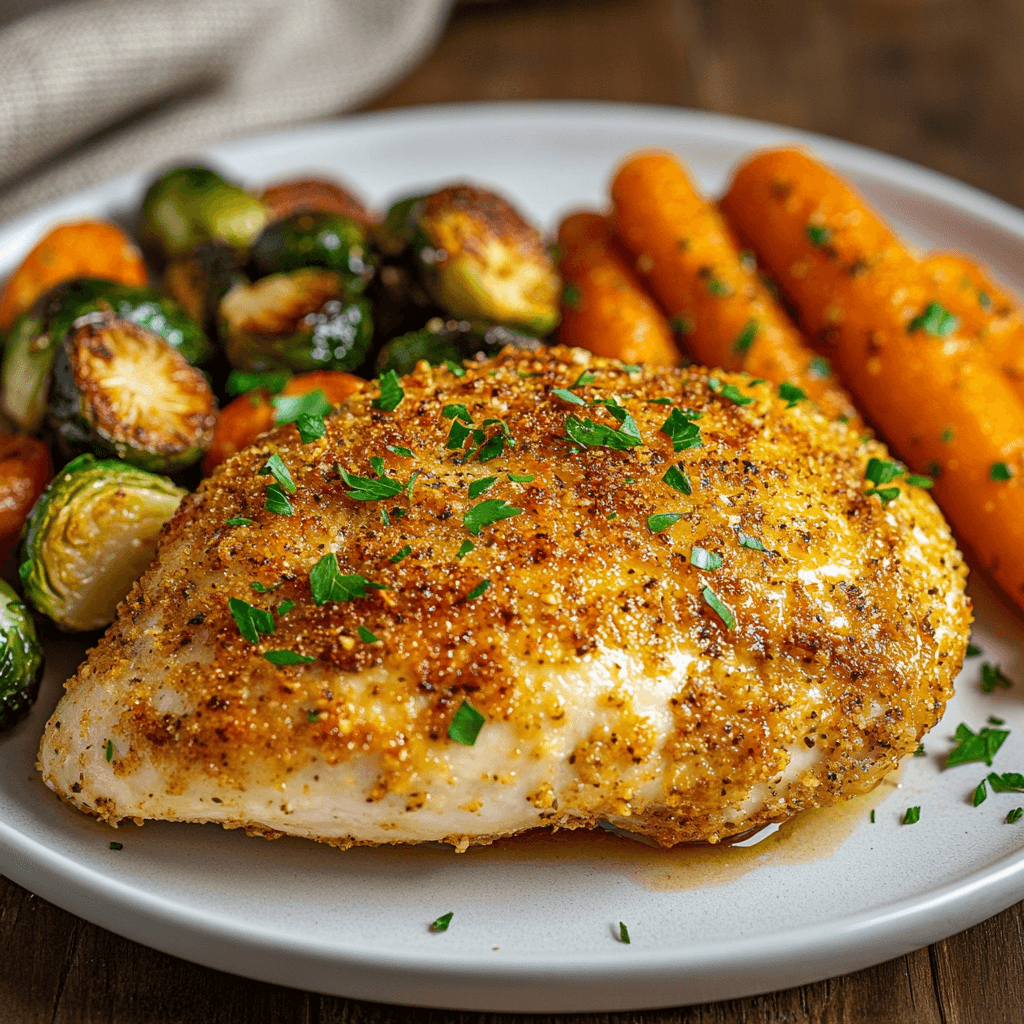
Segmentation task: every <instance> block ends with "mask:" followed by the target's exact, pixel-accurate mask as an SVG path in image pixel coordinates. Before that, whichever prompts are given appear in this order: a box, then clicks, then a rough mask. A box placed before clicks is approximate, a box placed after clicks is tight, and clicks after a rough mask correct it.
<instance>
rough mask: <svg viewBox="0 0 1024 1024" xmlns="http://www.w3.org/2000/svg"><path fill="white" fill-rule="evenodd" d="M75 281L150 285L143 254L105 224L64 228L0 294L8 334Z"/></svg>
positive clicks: (1, 325)
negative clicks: (43, 300) (50, 292)
mask: <svg viewBox="0 0 1024 1024" xmlns="http://www.w3.org/2000/svg"><path fill="white" fill-rule="evenodd" d="M74 277H98V278H102V279H103V280H105V281H116V282H118V283H120V284H145V283H146V281H147V280H148V278H149V275H148V272H147V271H146V264H145V263H144V262H143V259H142V253H140V252H139V250H138V249H137V248H136V246H135V244H134V243H133V242H132V241H131V239H130V238H129V237H128V236H127V235H126V234H125V233H124V232H123V231H122V230H121V229H120V228H119V227H118V226H117V225H116V224H111V223H110V222H109V221H104V220H83V221H77V222H75V223H73V224H59V225H58V226H57V227H55V228H53V229H52V230H51V231H49V232H47V233H46V234H45V235H43V237H42V238H41V239H40V240H39V241H38V242H37V243H36V245H35V247H34V248H33V249H32V251H31V252H30V253H29V254H28V255H27V256H26V257H25V259H24V260H22V262H21V265H20V266H19V267H18V269H17V270H15V271H14V273H13V274H11V276H10V277H9V278H8V279H7V283H6V284H5V285H4V287H3V291H2V292H0V330H7V329H8V328H9V327H10V326H11V324H13V323H14V321H15V320H16V319H17V318H18V317H19V316H20V315H21V314H22V313H24V312H25V311H26V310H27V309H28V308H29V307H30V306H31V305H32V303H33V302H35V301H36V299H37V298H39V296H40V295H42V294H43V292H45V291H46V290H47V289H49V288H52V287H53V286H54V285H55V284H60V283H61V282H62V281H70V280H71V279H72V278H74Z"/></svg>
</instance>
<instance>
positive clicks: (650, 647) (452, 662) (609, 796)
mask: <svg viewBox="0 0 1024 1024" xmlns="http://www.w3.org/2000/svg"><path fill="white" fill-rule="evenodd" d="M305 426H306V427H308V429H302V430H300V428H299V427H297V426H296V425H295V424H290V425H287V426H285V427H282V428H280V429H278V430H276V431H274V432H273V433H270V434H267V435H264V436H263V437H262V438H261V439H260V440H259V441H258V442H257V443H256V444H255V445H253V446H252V447H250V448H248V449H246V450H244V451H242V452H240V453H239V454H237V455H235V456H234V457H232V458H231V459H230V460H229V461H227V462H226V463H225V464H223V465H222V466H221V467H220V468H219V469H218V470H217V471H216V472H215V473H214V475H213V476H212V477H210V478H209V479H207V480H206V481H204V482H203V484H202V485H201V486H200V487H199V489H198V491H197V492H196V493H195V494H193V495H191V496H189V497H187V498H186V499H185V500H184V501H183V502H182V505H181V507H180V508H179V510H178V512H177V514H176V515H175V517H174V519H173V520H172V521H171V522H170V523H169V524H168V526H167V527H166V528H165V530H164V533H163V535H162V537H161V541H160V546H159V549H158V553H157V558H156V561H155V562H154V563H153V565H152V567H151V568H150V569H149V570H148V572H147V573H146V574H145V576H143V578H142V579H141V580H140V581H139V583H138V584H136V586H135V587H134V589H133V590H132V591H131V593H130V594H129V595H128V597H127V598H126V599H125V601H124V602H123V603H122V605H121V606H120V608H119V613H118V618H117V620H116V621H115V622H114V624H113V625H112V626H111V627H110V629H109V630H108V631H107V633H106V635H105V636H104V637H103V639H102V640H101V641H100V643H99V644H98V645H97V647H96V648H94V649H93V650H92V651H91V652H90V654H89V657H88V660H87V661H86V662H85V664H84V665H83V666H82V667H81V668H80V670H79V672H78V673H77V675H76V676H75V677H73V678H72V679H71V680H69V681H68V683H67V684H66V686H67V692H66V694H65V696H64V697H63V699H62V701H61V703H60V705H59V706H58V708H57V710H56V711H55V712H54V715H53V717H52V718H51V720H50V722H49V723H48V725H47V728H46V732H45V735H44V737H43V740H42V743H41V747H40V767H41V770H42V772H43V776H44V778H45V780H46V783H47V785H49V786H50V787H51V788H52V789H54V790H55V791H56V792H57V793H59V794H60V795H61V796H62V797H64V798H65V799H67V800H69V801H70V802H72V803H73V804H75V805H76V806H77V807H78V808H80V809H81V810H83V811H85V812H86V813H88V814H92V815H95V816H97V817H99V818H102V819H103V820H105V821H108V822H110V823H111V824H116V823H117V822H118V820H119V819H122V818H131V819H134V820H136V821H138V822H141V821H142V820H143V819H146V818H162V819H170V820H178V821H196V822H205V821H215V822H219V823H221V824H222V825H225V826H226V827H232V828H234V827H242V828H245V829H247V830H248V831H250V832H254V833H259V834H263V835H266V836H277V835H281V834H289V835H298V836H305V837H308V838H311V839H317V840H321V841H325V842H328V843H332V844H335V845H338V846H343V847H347V846H350V845H353V844H379V843H409V842H421V841H426V840H442V841H445V842H449V843H452V844H453V845H455V846H456V848H458V849H465V848H466V847H467V846H468V845H470V844H472V843H487V842H491V841H493V840H494V839H496V838H498V837H501V836H507V835H512V834H515V833H517V832H521V831H523V830H526V829H530V828H534V827H536V826H539V825H547V826H556V827H559V828H578V827H589V826H593V825H595V824H596V823H597V822H599V821H609V822H611V823H613V824H615V825H617V826H619V827H621V828H624V829H627V830H629V831H632V832H635V833H638V834H643V835H645V836H649V837H652V838H653V839H655V840H656V841H657V842H659V843H662V844H664V845H666V846H671V845H673V844H675V843H680V842H692V841H708V842H718V841H719V840H722V839H726V838H728V837H731V836H735V835H738V834H740V833H742V832H746V831H748V830H750V829H752V828H757V827H759V826H762V825H765V824H767V823H770V822H773V821H780V820H782V819H785V818H787V817H789V816H790V815H792V814H794V813H795V812H797V811H800V810H802V809H805V808H809V807H817V806H822V805H825V804H829V803H832V802H834V801H837V800H842V799H846V798H848V797H850V796H853V795H855V794H858V793H863V792H865V791H867V790H869V789H870V788H872V787H873V786H874V785H875V784H876V783H877V782H878V781H879V780H880V779H881V778H882V777H883V776H884V775H885V774H886V773H887V772H889V771H891V770H892V769H893V768H895V767H896V765H897V764H898V763H899V760H900V759H901V758H902V757H904V756H906V755H908V754H911V753H912V752H913V751H914V750H915V749H916V748H917V746H918V743H919V742H920V740H921V738H922V736H923V735H924V733H925V732H926V731H927V730H928V729H930V728H931V727H932V726H933V725H934V724H935V723H936V722H937V721H938V720H939V718H940V717H941V715H942V711H943V708H944V706H945V703H946V700H947V699H948V698H949V696H950V695H951V693H952V684H953V679H954V677H955V676H956V674H957V672H958V670H959V668H960V665H961V662H962V658H963V655H964V651H965V648H966V644H967V636H968V628H969V625H970V620H971V613H970V602H969V600H968V598H966V596H965V595H964V582H965V577H966V569H965V567H964V564H963V561H962V559H961V557H960V554H959V552H958V551H957V549H956V546H955V544H954V542H953V540H952V538H951V536H950V533H949V529H948V527H947V526H946V524H945V522H944V520H943V518H942V516H941V514H940V512H939V511H938V509H937V508H936V506H935V505H934V503H933V502H932V500H931V498H930V497H929V496H928V494H927V493H926V492H925V491H924V490H922V489H921V488H920V487H918V486H916V484H915V482H914V478H913V477H908V476H907V475H906V474H905V473H902V475H900V474H901V471H902V469H903V467H902V466H899V465H897V464H894V463H892V462H891V460H890V459H889V456H888V454H887V452H886V450H885V448H884V447H883V446H882V445H881V444H879V443H877V442H875V441H873V440H870V439H863V438H861V437H860V436H858V434H857V433H856V432H854V431H853V430H851V429H849V428H848V427H846V426H845V425H843V424H842V423H838V422H832V421H830V420H828V419H826V418H825V417H823V416H822V415H820V414H819V413H818V412H817V411H816V410H815V409H814V408H813V407H812V406H811V405H810V403H809V402H808V401H806V400H801V399H800V398H797V397H795V396H794V395H793V394H792V393H791V392H789V393H786V394H785V395H784V397H780V395H779V389H778V388H776V386H775V385H772V384H768V383H766V382H763V381H757V380H754V379H752V378H750V377H749V376H747V375H745V374H742V373H725V372H720V371H707V370H703V369H700V368H689V369H678V368H673V367H653V366H648V367H643V368H641V367H636V366H627V365H623V364H622V363H620V362H618V361H615V360H611V359H604V358H598V357H595V356H591V355H589V353H585V352H582V351H581V350H576V349H567V348H555V349H551V350H546V351H542V352H538V353H527V352H522V351H518V352H517V351H512V350H506V351H505V352H504V353H502V354H501V355H500V356H498V357H496V358H494V359H492V360H488V361H485V362H479V363H469V364H465V366H464V367H459V366H457V365H455V364H449V365H448V366H440V367H429V366H427V365H426V364H425V363H421V364H419V366H418V367H417V368H416V370H415V371H414V372H413V373H412V374H410V375H408V376H406V377H404V378H398V377H396V376H395V375H393V374H389V375H385V376H384V377H383V378H382V379H381V382H380V386H379V388H378V387H377V386H371V387H368V388H366V389H364V390H363V391H362V392H360V393H358V394H355V395H353V396H352V397H350V398H349V399H348V400H347V402H346V403H345V404H344V405H343V406H342V408H341V410H340V411H339V412H338V413H337V414H335V415H333V416H331V417H329V418H328V419H327V420H326V422H325V424H323V429H320V428H319V427H318V426H317V425H315V424H314V425H312V426H310V425H309V424H306V425H305ZM880 466H881V467H883V472H882V475H883V476H885V477H886V480H887V486H886V487H884V488H880V487H879V486H878V485H877V484H876V483H875V482H873V481H874V480H876V479H877V477H878V475H879V467H880Z"/></svg>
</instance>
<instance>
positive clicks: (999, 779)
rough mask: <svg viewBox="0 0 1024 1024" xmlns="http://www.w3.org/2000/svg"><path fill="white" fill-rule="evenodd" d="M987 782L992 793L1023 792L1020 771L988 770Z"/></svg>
mask: <svg viewBox="0 0 1024 1024" xmlns="http://www.w3.org/2000/svg"><path fill="white" fill-rule="evenodd" d="M988 783H989V785H990V786H991V787H992V792H993V793H1024V775H1021V774H1020V772H1004V773H1003V774H1002V775H997V774H996V773H995V772H989V774H988Z"/></svg>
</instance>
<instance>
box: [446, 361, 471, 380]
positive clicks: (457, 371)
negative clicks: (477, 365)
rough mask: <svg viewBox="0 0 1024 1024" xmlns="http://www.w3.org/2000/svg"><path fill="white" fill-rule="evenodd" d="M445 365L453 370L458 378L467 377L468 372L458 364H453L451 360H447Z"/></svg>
mask: <svg viewBox="0 0 1024 1024" xmlns="http://www.w3.org/2000/svg"><path fill="white" fill-rule="evenodd" d="M444 365H445V366H447V367H448V369H449V370H451V372H452V373H454V374H455V376H456V377H465V376H466V371H465V370H464V369H463V368H462V367H461V366H459V364H458V363H453V362H452V361H451V360H450V359H446V360H445V361H444Z"/></svg>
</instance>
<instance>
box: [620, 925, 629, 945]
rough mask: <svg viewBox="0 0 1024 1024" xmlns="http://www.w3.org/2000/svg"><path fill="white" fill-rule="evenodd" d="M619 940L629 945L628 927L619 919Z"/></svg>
mask: <svg viewBox="0 0 1024 1024" xmlns="http://www.w3.org/2000/svg"><path fill="white" fill-rule="evenodd" d="M619 942H624V943H625V944H626V945H627V946H628V945H629V929H628V928H627V927H626V926H625V925H624V924H623V923H622V922H621V921H620V922H619Z"/></svg>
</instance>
